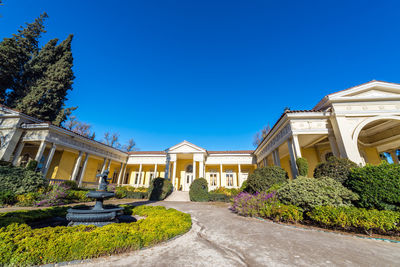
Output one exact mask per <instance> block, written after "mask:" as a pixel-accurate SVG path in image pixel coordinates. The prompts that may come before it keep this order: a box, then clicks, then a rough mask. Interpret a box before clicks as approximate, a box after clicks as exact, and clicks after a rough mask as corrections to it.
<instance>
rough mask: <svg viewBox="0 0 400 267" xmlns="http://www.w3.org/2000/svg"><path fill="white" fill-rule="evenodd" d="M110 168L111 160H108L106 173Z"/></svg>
mask: <svg viewBox="0 0 400 267" xmlns="http://www.w3.org/2000/svg"><path fill="white" fill-rule="evenodd" d="M110 166H111V159H109V160H108V164H107V171H110Z"/></svg>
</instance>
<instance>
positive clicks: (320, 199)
mask: <svg viewBox="0 0 400 267" xmlns="http://www.w3.org/2000/svg"><path fill="white" fill-rule="evenodd" d="M278 198H279V200H280V201H281V202H282V203H284V204H288V205H289V204H292V205H296V206H298V207H300V208H303V209H305V210H311V209H312V208H314V207H317V206H325V205H329V206H350V205H351V201H353V200H356V199H357V198H358V196H357V195H356V194H354V193H353V192H351V191H350V190H349V189H347V188H345V187H344V186H343V185H342V184H341V183H339V182H337V181H336V180H334V179H332V178H327V177H326V178H321V179H315V178H308V177H301V176H299V177H298V178H297V179H295V180H293V181H290V182H288V183H286V184H284V185H283V186H282V187H281V188H279V189H278Z"/></svg>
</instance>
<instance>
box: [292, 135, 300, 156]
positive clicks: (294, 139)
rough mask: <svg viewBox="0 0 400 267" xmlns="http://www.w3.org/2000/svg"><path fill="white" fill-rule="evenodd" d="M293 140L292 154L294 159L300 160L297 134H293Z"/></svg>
mask: <svg viewBox="0 0 400 267" xmlns="http://www.w3.org/2000/svg"><path fill="white" fill-rule="evenodd" d="M292 138H293V139H292V140H293V149H294V154H295V156H296V159H298V158H301V148H300V143H299V137H298V135H297V134H294V135H293V136H292Z"/></svg>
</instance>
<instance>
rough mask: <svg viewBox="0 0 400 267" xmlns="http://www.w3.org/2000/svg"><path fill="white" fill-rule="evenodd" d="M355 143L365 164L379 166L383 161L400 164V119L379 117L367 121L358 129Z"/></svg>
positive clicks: (354, 139) (354, 137) (355, 134)
mask: <svg viewBox="0 0 400 267" xmlns="http://www.w3.org/2000/svg"><path fill="white" fill-rule="evenodd" d="M353 141H354V142H355V143H356V146H357V148H358V152H359V154H360V157H361V160H362V161H363V163H364V164H366V163H370V164H374V165H377V164H379V163H380V162H381V160H382V159H385V160H388V161H389V162H390V163H397V164H398V163H399V153H400V117H397V116H390V117H377V118H369V119H367V120H365V121H364V122H363V123H361V124H360V125H359V126H358V127H357V128H356V130H355V132H354V136H353Z"/></svg>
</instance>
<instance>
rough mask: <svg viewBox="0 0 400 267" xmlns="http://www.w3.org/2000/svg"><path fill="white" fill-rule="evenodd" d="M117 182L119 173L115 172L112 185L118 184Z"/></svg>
mask: <svg viewBox="0 0 400 267" xmlns="http://www.w3.org/2000/svg"><path fill="white" fill-rule="evenodd" d="M117 181H118V172H117V171H114V173H113V175H112V180H111V183H112V184H116V183H117Z"/></svg>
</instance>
